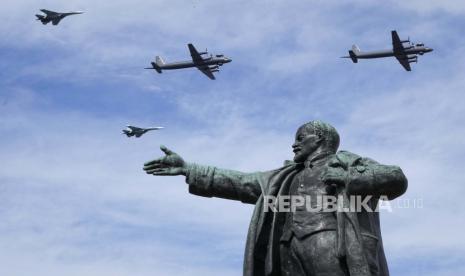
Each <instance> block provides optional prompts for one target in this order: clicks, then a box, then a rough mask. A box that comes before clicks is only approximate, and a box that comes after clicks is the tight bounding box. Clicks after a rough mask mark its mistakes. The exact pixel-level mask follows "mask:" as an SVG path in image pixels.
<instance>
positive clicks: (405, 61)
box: [396, 55, 412, 71]
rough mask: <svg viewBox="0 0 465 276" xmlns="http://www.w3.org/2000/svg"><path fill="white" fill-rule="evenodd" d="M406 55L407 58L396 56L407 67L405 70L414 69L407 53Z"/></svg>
mask: <svg viewBox="0 0 465 276" xmlns="http://www.w3.org/2000/svg"><path fill="white" fill-rule="evenodd" d="M404 56H405V58H403V57H399V56H396V58H397V60H398V61H399V63H400V64H401V65H402V66H403V67H404V68H405V70H407V71H412V68H410V62H409V61H408V59H407V56H406V55H404Z"/></svg>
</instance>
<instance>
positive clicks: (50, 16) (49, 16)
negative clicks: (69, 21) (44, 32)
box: [36, 9, 84, 25]
mask: <svg viewBox="0 0 465 276" xmlns="http://www.w3.org/2000/svg"><path fill="white" fill-rule="evenodd" d="M40 11H41V12H43V13H45V16H44V15H41V14H36V17H37V20H40V22H42V24H44V25H47V23H49V22H50V21H51V22H52V24H53V25H58V23H60V21H61V19H63V18H65V17H66V16H68V15H73V14H82V13H84V12H79V11H77V12H54V11H49V10H45V9H41V10H40Z"/></svg>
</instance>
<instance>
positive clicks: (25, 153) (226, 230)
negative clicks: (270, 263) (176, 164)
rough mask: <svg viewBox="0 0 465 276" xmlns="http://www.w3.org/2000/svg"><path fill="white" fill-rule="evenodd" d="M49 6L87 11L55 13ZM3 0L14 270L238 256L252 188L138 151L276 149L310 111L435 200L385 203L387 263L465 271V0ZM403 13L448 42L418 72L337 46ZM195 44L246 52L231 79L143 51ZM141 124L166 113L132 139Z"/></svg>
mask: <svg viewBox="0 0 465 276" xmlns="http://www.w3.org/2000/svg"><path fill="white" fill-rule="evenodd" d="M41 8H48V9H51V10H59V11H67V10H83V11H85V14H83V15H80V16H73V17H69V18H66V19H64V20H63V21H62V22H61V24H60V25H59V26H57V27H55V26H49V25H47V26H43V25H42V24H40V23H39V22H36V21H35V18H34V14H35V13H37V12H38V10H39V9H41ZM0 15H1V17H2V19H3V20H2V24H1V25H0V34H1V37H2V39H1V40H0V60H1V61H0V69H1V70H0V164H1V166H0V217H1V218H2V220H1V222H0V262H1V263H2V264H3V265H2V266H1V267H0V274H1V275H8V276H10V275H11V276H22V275H24V276H26V275H27V276H29V275H31V273H33V274H34V275H46V276H55V275H57V276H58V275H59V276H63V275H66V276H68V275H69V276H73V275H79V276H82V275H89V276H97V275H99V276H100V275H111V276H126V275H141V276H144V275H173V274H176V275H239V274H240V273H241V271H242V256H243V250H244V245H245V236H246V232H247V227H248V222H249V219H250V216H251V212H252V207H253V206H250V205H245V204H242V203H238V202H233V201H227V200H220V199H207V198H200V197H195V196H192V195H190V194H188V192H187V186H186V185H185V184H184V180H183V178H182V177H171V178H167V177H151V176H147V175H145V174H144V173H143V171H142V164H143V163H144V162H145V161H148V160H151V159H154V158H156V157H159V156H160V155H161V152H160V151H159V149H158V147H159V145H160V144H165V145H167V146H168V147H170V148H172V149H173V150H174V151H176V152H178V153H179V154H181V155H182V156H183V157H184V158H185V159H186V160H187V161H190V162H198V163H201V164H209V165H216V166H219V167H223V168H231V169H237V170H241V171H259V170H267V169H272V168H277V167H279V166H280V165H281V164H282V162H283V160H286V159H291V158H292V151H291V148H290V145H291V144H292V141H293V136H294V132H295V130H296V129H297V127H298V126H300V125H301V124H303V123H305V122H307V121H309V120H313V119H321V120H324V121H327V122H330V123H331V124H333V125H334V126H335V127H336V128H337V129H338V130H339V132H340V135H341V137H342V143H341V149H346V150H350V151H353V152H355V153H358V154H360V155H363V156H368V157H371V158H374V159H376V160H378V161H379V162H382V163H385V164H397V165H399V166H401V167H402V168H403V170H404V172H405V174H406V175H407V177H408V179H409V190H408V191H407V193H406V194H405V195H404V196H403V198H405V199H409V200H411V201H413V200H418V199H421V200H422V201H423V205H424V206H423V208H421V209H418V208H408V209H405V208H395V209H394V212H392V213H383V214H382V215H381V217H382V232H383V239H384V245H385V251H386V253H387V258H388V262H389V265H390V270H391V272H392V275H462V274H464V273H465V258H464V257H463V256H465V240H464V239H463V238H460V236H461V235H462V231H461V230H462V229H463V227H465V225H464V222H463V219H461V218H462V217H463V216H464V215H465V207H463V204H461V203H462V201H463V200H462V195H463V194H464V191H465V189H464V188H463V182H464V181H463V180H464V177H463V174H462V171H463V169H462V168H463V165H462V164H463V162H464V161H465V144H464V143H463V141H464V140H465V130H464V127H463V126H464V123H465V120H464V116H463V114H464V111H465V101H464V100H465V97H464V96H463V91H464V90H465V89H464V88H465V80H464V78H463V72H464V70H465V61H464V59H463V53H464V52H465V46H464V45H465V38H464V35H463V34H464V32H463V28H464V27H465V16H464V15H465V3H463V1H428V0H423V1H419V0H414V1H408V2H407V1H383V2H382V3H380V2H379V1H369V0H356V1H344V3H341V1H273V0H268V1H198V0H190V1H142V0H135V1H122V0H116V1H99V2H98V3H95V1H90V0H81V1H47V0H46V1H32V0H19V1H10V2H8V3H2V9H1V10H0ZM393 29H396V30H398V32H399V34H400V36H401V37H403V38H405V37H408V36H410V38H411V39H412V41H415V42H424V43H425V44H426V45H427V46H430V47H432V48H434V52H432V53H431V54H427V55H424V56H422V57H420V58H419V62H418V64H414V65H413V71H412V72H409V73H408V72H405V71H404V70H403V69H402V67H401V66H400V65H399V64H397V62H396V61H395V60H393V59H380V60H372V61H361V62H359V63H358V64H352V63H351V62H350V60H346V59H340V58H339V57H340V56H343V55H346V54H347V50H348V49H349V48H350V47H351V45H352V44H354V43H356V44H357V45H359V47H360V48H361V49H362V50H364V49H366V50H370V49H379V48H389V47H390V46H391V41H390V31H391V30H393ZM187 43H194V45H196V46H197V48H198V49H204V48H208V50H209V51H210V52H213V53H224V54H225V55H227V56H228V57H231V58H232V60H233V61H232V62H231V63H230V64H226V65H225V66H223V67H222V70H221V72H220V73H219V74H217V80H216V81H210V80H209V79H208V78H206V77H205V76H203V75H202V74H201V73H200V72H198V71H196V70H194V69H191V70H189V69H187V70H183V71H176V72H164V73H163V74H161V75H158V74H155V72H152V71H149V70H143V69H142V68H144V67H146V66H147V65H148V64H149V62H150V61H152V60H153V59H154V57H155V55H161V56H163V57H164V58H165V60H166V61H173V60H178V59H186V58H188V57H189V54H188V50H187V47H186V44H187ZM127 123H131V124H136V125H142V126H144V125H162V126H165V127H166V128H165V129H164V130H162V131H159V132H157V133H150V134H147V135H146V136H144V137H143V138H141V139H127V138H126V137H124V136H123V135H121V134H120V131H121V129H122V127H124V126H125V125H126V124H127ZM393 204H394V206H401V204H402V202H399V201H395V202H394V203H393ZM396 204H397V205H396Z"/></svg>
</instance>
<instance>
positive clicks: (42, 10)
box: [40, 9, 58, 15]
mask: <svg viewBox="0 0 465 276" xmlns="http://www.w3.org/2000/svg"><path fill="white" fill-rule="evenodd" d="M40 11H41V12H43V13H45V14H46V15H57V14H58V13H57V12H54V11H49V10H46V9H41V10H40Z"/></svg>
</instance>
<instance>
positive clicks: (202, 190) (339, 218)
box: [144, 121, 407, 276]
mask: <svg viewBox="0 0 465 276" xmlns="http://www.w3.org/2000/svg"><path fill="white" fill-rule="evenodd" d="M338 147H339V134H338V133H337V131H336V129H335V128H334V127H332V126H331V125H329V124H327V123H324V122H321V121H311V122H309V123H306V124H304V125H302V126H301V127H300V128H299V129H298V130H297V133H296V136H295V143H294V144H293V145H292V148H293V151H294V154H295V156H294V161H293V162H287V163H286V164H285V165H284V166H283V167H281V168H279V169H276V170H272V171H267V172H255V173H243V172H238V171H232V170H225V169H219V168H216V167H211V166H202V165H198V164H193V163H187V162H185V161H184V160H183V159H182V158H181V157H180V156H179V155H178V154H176V153H174V152H172V151H171V150H169V149H167V148H166V147H164V146H162V147H161V150H162V151H164V153H165V154H166V155H165V156H164V157H162V158H159V159H156V160H153V161H150V162H147V163H146V164H145V165H144V170H145V171H146V172H147V173H148V174H153V175H185V176H186V182H187V184H189V192H190V193H192V194H195V195H200V196H205V197H221V198H226V199H233V200H240V201H242V202H244V203H249V204H255V210H254V213H253V216H252V220H251V222H250V226H249V232H248V237H247V244H246V249H245V257H244V275H246V276H261V275H292V276H298V275H307V276H323V275H325V276H326V275H331V276H338V275H341V276H343V275H344V276H346V275H351V276H369V275H380V276H386V275H389V272H388V268H387V263H386V258H385V256H384V250H383V245H382V240H381V231H380V222H379V214H378V212H376V211H375V212H371V211H369V210H367V209H366V208H364V209H363V210H356V211H354V210H353V209H350V210H345V209H343V208H345V207H348V206H349V205H350V204H352V203H351V200H350V199H351V198H352V197H353V196H358V197H362V198H364V199H363V200H364V202H365V205H366V206H369V207H371V208H372V210H375V209H376V206H377V205H378V202H379V200H380V199H394V198H396V197H398V196H400V195H402V194H403V193H404V192H405V191H406V189H407V179H406V178H405V176H404V174H403V173H402V170H401V169H400V168H399V167H397V166H388V165H382V164H379V163H377V162H376V161H374V160H372V159H369V158H363V157H360V156H358V155H356V154H353V153H350V152H347V151H339V152H338V151H337V149H338ZM331 195H334V196H335V197H336V198H337V207H338V208H337V209H336V210H334V209H333V210H331V211H328V210H327V209H324V208H320V207H322V206H320V205H322V201H321V200H320V201H319V199H320V198H321V197H329V196H331ZM286 197H287V198H288V199H289V200H290V201H291V203H294V206H292V204H291V207H292V208H291V211H290V212H282V211H276V210H277V209H280V210H281V209H283V208H277V207H283V206H284V205H287V204H288V203H289V202H287V203H286V202H285V201H284V200H281V199H283V198H284V199H285V198H286ZM291 197H293V198H291ZM277 198H279V199H277ZM302 198H304V199H308V202H309V203H308V204H305V205H304V204H302V202H300V201H298V200H294V199H299V200H300V199H302ZM270 199H271V201H270ZM270 202H273V203H274V204H275V205H273V206H272V208H271V209H273V211H270V210H269V209H270V208H269V207H270ZM276 202H278V203H277V204H276ZM323 205H324V204H323ZM305 207H311V210H312V211H309V209H308V208H307V209H306V208H305ZM341 207H342V208H341Z"/></svg>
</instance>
